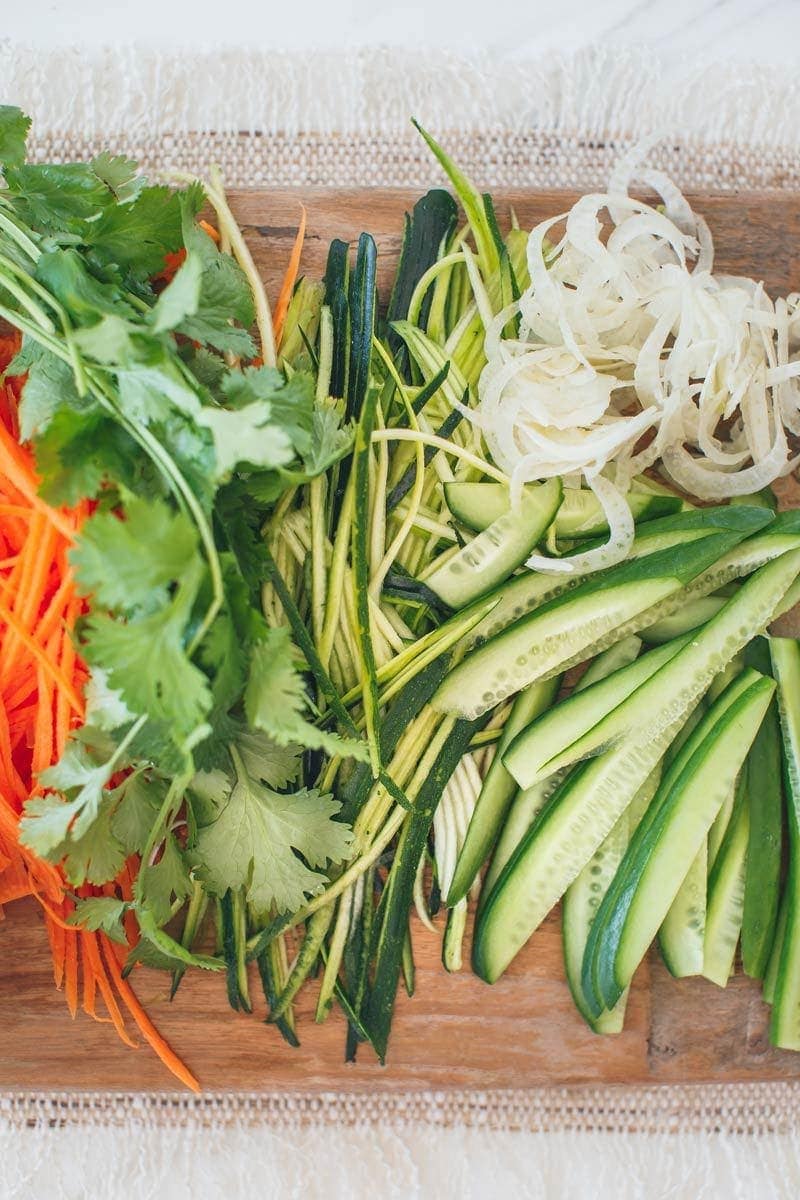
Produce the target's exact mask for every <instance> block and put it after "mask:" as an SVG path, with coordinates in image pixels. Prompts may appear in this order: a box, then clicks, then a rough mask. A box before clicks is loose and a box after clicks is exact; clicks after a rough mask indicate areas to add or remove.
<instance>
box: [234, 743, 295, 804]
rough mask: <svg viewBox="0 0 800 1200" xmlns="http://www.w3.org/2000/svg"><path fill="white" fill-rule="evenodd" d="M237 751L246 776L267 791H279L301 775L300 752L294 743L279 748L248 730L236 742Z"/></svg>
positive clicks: (276, 744)
mask: <svg viewBox="0 0 800 1200" xmlns="http://www.w3.org/2000/svg"><path fill="white" fill-rule="evenodd" d="M236 749H237V750H238V751H239V754H240V756H241V759H242V762H243V763H244V765H245V768H246V769H247V773H248V775H250V776H252V778H253V779H260V780H261V781H262V783H266V784H268V785H269V786H270V787H273V788H278V789H280V790H282V789H283V788H285V787H286V786H287V784H289V783H291V782H293V781H294V780H295V779H297V777H298V775H299V774H300V756H301V754H302V752H303V748H302V746H299V745H297V744H295V743H290V744H289V745H288V746H279V745H278V743H277V742H275V741H273V740H272V738H270V737H267V735H266V734H265V733H258V732H256V731H255V730H252V729H248V730H242V732H241V733H240V734H239V735H238V737H237V738H236Z"/></svg>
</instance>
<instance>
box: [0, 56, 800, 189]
mask: <svg viewBox="0 0 800 1200" xmlns="http://www.w3.org/2000/svg"><path fill="white" fill-rule="evenodd" d="M695 63H696V60H695ZM0 71H2V78H3V80H4V88H3V93H4V99H5V101H6V102H9V103H15V104H19V105H20V106H21V107H22V108H24V109H25V110H26V111H27V112H29V113H30V114H31V116H32V117H33V119H34V150H35V153H36V156H37V157H38V158H40V159H41V158H46V157H51V158H65V157H69V156H70V155H73V156H80V155H79V154H78V153H77V152H79V151H84V152H86V151H89V150H91V149H92V148H96V147H97V146H100V145H102V146H103V147H104V148H107V147H109V146H110V147H111V148H112V149H120V150H122V149H124V150H126V151H128V152H129V153H133V154H136V155H138V156H139V157H140V158H141V159H142V161H143V163H144V165H145V166H147V167H150V168H151V169H174V168H176V167H178V166H181V167H184V168H189V169H195V168H196V167H197V166H198V165H202V166H205V165H207V164H208V162H209V161H219V162H221V163H222V165H223V167H224V168H225V169H226V174H228V175H229V176H230V182H231V183H232V184H233V185H238V186H259V185H262V184H272V185H273V186H274V185H276V184H279V185H286V184H288V185H308V184H322V185H328V186H364V185H369V184H373V185H374V184H380V185H384V186H385V185H391V184H408V185H409V186H419V185H421V184H425V183H427V182H429V181H430V180H431V179H432V178H437V175H436V170H435V168H434V166H433V165H432V163H431V158H430V155H429V153H428V152H427V150H426V149H425V147H424V145H423V144H422V142H421V139H420V138H419V137H418V136H417V135H416V133H415V132H414V131H413V130H411V128H410V124H409V120H410V117H411V116H416V117H418V118H419V119H420V120H421V121H422V122H423V124H425V125H426V126H427V127H428V128H430V129H431V130H432V131H433V132H435V133H436V134H437V136H439V137H440V138H441V140H442V141H443V142H444V144H446V145H447V148H448V150H449V151H450V152H451V153H452V154H454V155H455V156H457V157H458V158H459V160H460V161H461V162H462V165H464V166H465V167H466V168H467V169H469V170H471V171H472V172H473V174H475V175H476V177H477V178H478V181H479V182H481V183H485V184H489V185H493V186H514V185H516V186H529V185H534V184H535V185H537V186H555V185H556V184H560V185H561V186H565V185H569V184H572V185H574V186H586V185H587V184H588V185H591V184H592V183H594V182H597V181H598V179H597V176H598V174H599V175H600V177H601V178H602V175H603V173H604V172H606V171H607V166H608V164H609V163H610V162H611V161H613V159H614V158H615V157H617V156H618V155H619V153H620V150H621V149H624V147H625V146H626V145H629V144H630V143H631V141H633V140H637V139H640V138H642V137H650V136H652V135H653V134H654V133H655V134H658V135H659V136H660V137H661V138H662V143H661V148H660V151H659V154H660V156H661V159H662V165H667V166H671V167H672V168H673V170H675V168H676V166H677V171H676V174H677V176H678V178H679V181H680V182H681V183H683V184H684V185H686V184H687V180H688V182H689V183H692V182H693V181H695V180H696V181H697V186H704V187H735V186H756V187H770V186H777V187H781V186H784V187H785V186H797V183H798V178H800V168H798V164H797V160H798V158H799V157H800V156H799V155H798V150H800V79H799V78H798V76H797V73H796V72H795V71H794V70H790V69H789V68H786V69H785V70H784V69H781V68H776V67H774V66H751V65H739V64H737V65H736V66H735V67H733V68H732V67H731V66H730V65H726V64H716V65H706V66H697V65H695V64H694V63H693V64H692V65H690V66H685V67H681V66H675V65H667V64H666V63H665V62H663V61H661V60H660V59H659V58H658V57H657V56H656V55H654V54H653V52H652V50H650V49H644V48H640V49H636V48H631V49H619V48H611V47H595V48H591V49H587V50H584V51H581V52H579V53H578V54H575V55H573V56H570V57H559V56H553V55H547V56H544V55H543V56H541V57H539V58H535V59H515V58H511V57H509V56H502V55H499V54H496V53H491V52H486V53H482V54H478V55H475V56H473V57H471V58H462V57H458V56H456V55H453V54H441V53H437V54H433V53H430V52H424V53H423V52H418V51H411V50H401V49H378V50H359V51H353V52H346V53H341V54H338V53H337V54H334V53H320V54H314V55H310V54H300V53H277V52H275V53H272V52H267V51H255V50H244V49H235V50H226V49H220V50H216V51H214V52H208V53H206V54H198V53H194V52H192V53H189V54H182V53H179V52H174V51H159V50H153V49H147V48H142V47H137V46H120V47H114V48H107V49H104V50H100V51H91V52H87V51H84V50H81V49H77V48H73V49H67V50H64V49H61V50H50V51H46V52H43V51H42V49H41V48H39V47H36V48H33V47H25V46H19V45H16V44H13V43H11V42H9V41H5V42H0ZM187 135H188V137H187ZM198 135H200V136H198ZM656 158H658V154H657V155H656ZM198 160H200V161H199V162H198Z"/></svg>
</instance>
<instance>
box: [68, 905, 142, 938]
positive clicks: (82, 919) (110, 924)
mask: <svg viewBox="0 0 800 1200" xmlns="http://www.w3.org/2000/svg"><path fill="white" fill-rule="evenodd" d="M127 908H128V903H127V901H125V900H117V899H116V898H115V897H114V896H88V897H86V899H84V900H78V902H77V904H76V905H75V911H74V913H72V914H71V916H69V917H68V918H67V924H68V925H77V926H79V927H80V928H81V929H88V930H90V932H92V933H95V932H97V930H102V931H103V933H106V934H108V936H109V937H110V938H111V940H112V941H114V942H119V943H120V944H121V945H123V946H125V945H127V942H128V939H127V938H126V936H125V930H124V929H123V928H122V918H123V916H124V915H125V912H126V911H127Z"/></svg>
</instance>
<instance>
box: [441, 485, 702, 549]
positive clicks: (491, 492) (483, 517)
mask: <svg viewBox="0 0 800 1200" xmlns="http://www.w3.org/2000/svg"><path fill="white" fill-rule="evenodd" d="M542 486H546V485H542V484H528V486H527V487H526V488H525V493H527V494H531V495H533V494H535V493H536V492H537V491H538V490H539V489H540V488H541V487H542ZM444 498H445V500H446V501H447V507H448V508H449V509H450V512H451V513H452V514H453V516H454V517H455V519H456V520H457V521H460V522H461V524H462V525H466V527H467V529H473V530H476V531H478V532H479V531H480V530H482V529H486V527H487V526H488V525H491V523H492V522H493V521H496V520H497V519H498V518H499V517H502V516H504V515H505V514H506V513H507V512H508V511H509V509H510V507H511V502H510V498H509V490H508V488H507V487H506V486H505V484H502V483H471V482H468V481H461V480H458V481H456V482H454V483H446V484H445V485H444ZM628 503H629V504H630V508H631V512H632V513H633V519H634V520H635V521H641V522H645V521H651V520H653V518H655V517H666V516H669V515H670V513H676V512H680V511H681V508H682V505H683V502H682V500H681V498H680V496H674V495H673V496H670V495H665V494H661V493H656V492H635V491H632V492H631V493H630V494H629V496H628ZM553 526H554V529H555V534H556V537H557V538H581V537H584V538H585V537H597V536H598V535H600V534H603V533H607V532H608V522H607V520H606V518H605V514H604V512H603V509H602V506H601V505H600V502H599V501H598V499H597V497H596V496H595V494H594V492H590V491H588V490H586V489H580V488H566V489H565V491H564V498H563V500H562V502H561V505H560V507H559V509H558V512H557V513H556V515H555V520H554V521H553Z"/></svg>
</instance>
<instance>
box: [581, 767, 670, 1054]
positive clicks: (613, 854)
mask: <svg viewBox="0 0 800 1200" xmlns="http://www.w3.org/2000/svg"><path fill="white" fill-rule="evenodd" d="M660 775H661V767H660V766H658V767H656V768H655V770H654V771H652V772H651V774H650V776H649V777H648V779H647V780H646V782H645V784H644V785H643V787H642V788H641V789H640V790H639V792H638V793H637V795H636V796H635V797H634V799H633V801H632V802H631V804H630V807H629V808H628V811H627V812H625V813H623V814H622V816H621V817H620V819H619V820H618V821H617V823H616V825H615V826H614V828H613V829H612V830H611V833H610V834H609V835H608V837H607V838H606V840H605V841H604V842H603V844H602V845H601V846H600V847H599V848H598V849H597V850H596V851H595V853H594V854H593V855H592V857H591V858H590V859H589V862H588V863H587V864H586V866H585V867H584V868H583V870H582V871H581V873H580V875H578V877H577V879H576V880H575V882H574V883H572V884H571V885H570V886H569V887H568V888H567V890H566V892H565V893H564V899H563V901H562V908H561V931H562V939H563V946H564V969H565V972H566V976H567V983H568V984H569V990H570V992H571V993H572V999H573V1000H574V1001H575V1007H576V1008H577V1009H578V1012H579V1013H580V1014H581V1016H582V1017H583V1018H584V1020H585V1021H586V1022H587V1024H588V1025H590V1026H591V1028H592V1029H593V1030H594V1031H595V1033H621V1031H622V1027H623V1024H624V1021H625V1008H626V1005H627V999H628V996H627V991H625V992H623V994H622V995H621V996H620V998H619V1000H618V1001H617V1003H616V1004H615V1005H614V1007H613V1008H612V1009H611V1010H610V1011H608V1010H606V1011H605V1012H602V1013H601V1014H600V1015H599V1016H593V1015H592V1014H591V1012H590V1011H589V1007H588V1005H587V1003H586V997H585V996H584V994H583V987H582V985H581V969H582V966H583V955H584V951H585V949H586V942H587V939H588V937H589V931H590V929H591V927H592V923H593V921H594V918H595V917H596V915H597V910H598V908H599V906H600V902H601V900H602V899H603V896H604V895H605V893H606V891H607V889H608V886H609V884H610V883H611V880H612V879H613V877H614V875H615V874H616V871H617V868H618V867H619V864H620V862H621V861H622V857H623V855H624V853H625V850H626V849H627V847H628V843H629V841H630V838H631V835H632V834H633V832H634V831H635V829H636V827H637V825H638V824H639V821H640V820H641V819H642V817H643V816H644V813H645V812H646V810H647V807H648V805H649V804H650V801H651V800H652V798H653V796H654V795H655V792H656V789H657V787H658V781H659V778H660Z"/></svg>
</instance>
